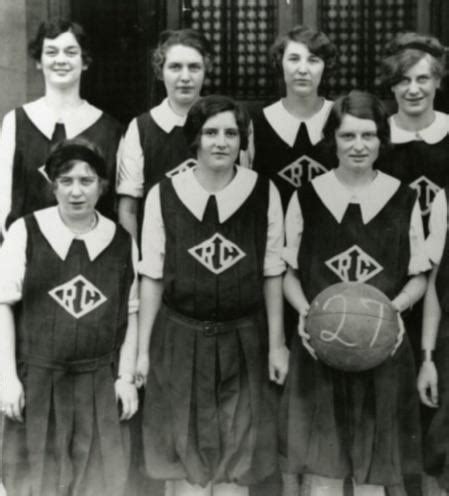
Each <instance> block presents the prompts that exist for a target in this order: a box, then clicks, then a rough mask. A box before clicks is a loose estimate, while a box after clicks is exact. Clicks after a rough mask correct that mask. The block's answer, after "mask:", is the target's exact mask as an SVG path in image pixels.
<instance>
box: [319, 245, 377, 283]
mask: <svg viewBox="0 0 449 496" xmlns="http://www.w3.org/2000/svg"><path fill="white" fill-rule="evenodd" d="M326 265H327V266H328V267H329V269H330V270H331V271H332V272H334V273H335V274H337V276H338V277H339V278H340V279H341V280H342V281H343V282H349V281H357V282H365V281H368V280H369V279H371V278H372V277H374V276H375V275H376V274H378V273H379V272H381V271H382V270H383V267H382V266H381V265H379V263H378V262H376V260H374V258H372V257H371V256H370V255H368V254H367V253H365V252H364V251H363V250H362V249H361V248H359V247H358V246H357V245H353V246H351V248H348V249H347V250H345V251H344V252H342V253H340V254H339V255H336V256H335V257H332V258H330V259H329V260H327V262H326Z"/></svg>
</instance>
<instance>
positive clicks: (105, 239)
mask: <svg viewBox="0 0 449 496" xmlns="http://www.w3.org/2000/svg"><path fill="white" fill-rule="evenodd" d="M96 214H97V217H98V222H97V225H96V226H95V227H94V229H92V231H89V232H88V233H86V234H78V235H75V234H74V233H72V231H70V229H69V228H68V227H67V226H66V225H65V224H64V222H62V219H61V216H60V215H59V212H58V207H49V208H44V209H42V210H38V211H36V212H34V216H35V217H36V220H37V223H38V224H39V228H40V230H41V231H42V234H43V235H44V237H45V238H46V240H47V241H48V242H49V243H50V245H51V247H52V248H53V250H54V251H55V252H56V253H57V254H58V256H59V258H61V259H62V260H65V259H66V257H67V253H68V252H69V249H70V245H71V244H72V241H73V240H74V239H81V240H82V241H84V243H85V245H86V249H87V253H88V255H89V259H90V260H91V261H92V260H95V258H97V257H98V255H99V254H100V253H101V252H102V251H103V250H104V249H105V248H106V247H107V246H109V244H110V243H111V241H112V238H113V237H114V234H115V229H116V227H115V224H114V223H113V222H112V221H111V220H109V219H107V218H106V217H103V216H102V215H101V214H100V213H98V212H96Z"/></svg>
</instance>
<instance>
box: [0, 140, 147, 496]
mask: <svg viewBox="0 0 449 496" xmlns="http://www.w3.org/2000/svg"><path fill="white" fill-rule="evenodd" d="M45 172H46V174H47V176H48V178H49V179H50V181H51V183H52V186H53V192H54V194H55V197H56V201H57V206H54V207H48V208H46V209H43V210H38V211H36V212H34V213H33V214H29V215H27V216H25V217H24V218H21V219H19V220H17V221H16V222H14V223H13V224H12V225H11V227H10V229H9V230H8V232H7V235H6V238H5V242H4V245H3V247H2V249H1V251H0V277H1V280H2V285H1V288H0V325H1V329H2V332H1V336H0V406H1V410H2V412H3V413H4V415H6V420H5V426H4V428H5V429H4V438H3V456H2V479H3V482H4V484H5V487H6V490H7V493H8V495H9V496H14V495H21V494H33V495H34V494H35V495H42V496H44V495H45V496H47V495H52V496H53V495H59V494H64V495H72V496H75V495H76V496H86V495H92V496H93V495H98V494H111V495H117V496H122V495H124V494H125V483H126V480H127V476H128V465H129V460H128V457H127V451H128V449H127V446H126V443H125V442H124V441H125V437H123V436H124V435H125V434H126V430H125V428H124V427H123V426H121V425H120V420H128V419H129V418H130V417H131V416H132V415H133V414H134V413H135V411H136V410H137V391H136V386H135V384H134V372H135V360H136V353H137V351H136V350H137V317H136V316H137V313H136V312H137V306H138V299H137V282H136V274H135V271H134V265H135V262H136V261H137V248H136V247H135V246H134V245H133V243H132V240H131V237H130V235H129V234H128V233H127V232H126V231H125V230H124V229H123V228H121V227H120V226H118V225H116V224H115V223H113V222H112V221H110V220H109V219H107V218H106V217H103V216H102V215H101V214H100V213H98V212H97V211H96V210H95V205H96V204H97V202H98V200H99V198H100V196H101V194H102V192H103V191H104V190H105V187H106V183H107V164H106V161H105V160H104V158H103V157H102V155H101V154H100V152H99V149H98V148H97V147H96V146H94V145H93V144H91V143H89V142H86V141H85V140H81V139H80V138H78V139H74V140H66V141H62V142H61V143H59V144H58V145H56V147H55V148H54V149H53V151H52V153H51V154H50V156H49V158H48V160H47V162H46V164H45ZM116 403H117V405H116Z"/></svg>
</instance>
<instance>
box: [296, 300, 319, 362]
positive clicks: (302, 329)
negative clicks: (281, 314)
mask: <svg viewBox="0 0 449 496" xmlns="http://www.w3.org/2000/svg"><path fill="white" fill-rule="evenodd" d="M308 312H309V308H307V309H304V310H302V311H301V313H300V314H299V323H298V334H299V337H300V338H301V341H302V345H303V346H304V348H305V349H306V350H307V351H308V352H309V355H310V356H311V357H312V358H313V359H314V360H318V357H317V355H316V351H315V350H314V349H313V347H312V346H311V344H310V342H309V341H310V334H309V333H308V332H307V331H306V317H307V313H308Z"/></svg>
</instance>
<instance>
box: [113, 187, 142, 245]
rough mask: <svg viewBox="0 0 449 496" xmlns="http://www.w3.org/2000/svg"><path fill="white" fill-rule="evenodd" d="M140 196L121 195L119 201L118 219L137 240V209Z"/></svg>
mask: <svg viewBox="0 0 449 496" xmlns="http://www.w3.org/2000/svg"><path fill="white" fill-rule="evenodd" d="M139 202H140V199H139V198H133V197H132V196H120V198H119V203H118V220H119V222H120V224H121V225H122V226H123V227H124V228H125V229H126V230H127V231H128V232H129V233H130V234H131V236H132V237H133V238H134V239H135V240H137V233H138V229H137V210H138V208H139Z"/></svg>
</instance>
